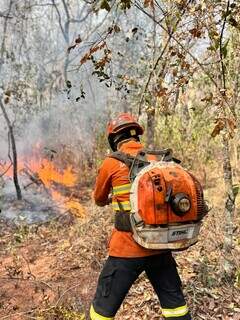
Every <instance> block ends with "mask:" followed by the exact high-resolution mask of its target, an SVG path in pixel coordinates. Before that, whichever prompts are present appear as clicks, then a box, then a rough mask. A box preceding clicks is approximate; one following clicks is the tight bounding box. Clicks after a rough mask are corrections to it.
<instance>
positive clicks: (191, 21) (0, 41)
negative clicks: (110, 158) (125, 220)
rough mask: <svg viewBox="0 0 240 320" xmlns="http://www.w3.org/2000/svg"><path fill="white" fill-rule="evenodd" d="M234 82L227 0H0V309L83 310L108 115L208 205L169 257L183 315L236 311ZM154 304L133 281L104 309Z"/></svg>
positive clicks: (99, 228) (32, 313)
mask: <svg viewBox="0 0 240 320" xmlns="http://www.w3.org/2000/svg"><path fill="white" fill-rule="evenodd" d="M239 89H240V2H239V1H237V0H236V1H218V0H214V1H210V0H209V1H208V0H201V1H197V0H196V1H191V0H189V1H187V0H174V1H160V0H144V1H143V0H132V1H131V0H111V1H110V0H98V1H94V0H42V1H40V0H0V137H1V139H0V197H1V198H0V207H1V209H2V212H1V229H0V230H1V240H0V249H1V258H2V261H1V264H0V282H1V288H2V291H1V293H0V315H1V318H0V319H85V317H86V318H87V310H88V307H89V303H90V301H91V297H92V295H93V293H94V286H95V285H96V278H97V275H98V272H99V270H100V269H101V265H102V263H103V261H104V258H105V257H106V243H107V239H108V234H109V231H110V229H111V223H112V221H111V220H112V218H111V211H110V210H109V209H108V208H107V209H104V210H103V209H101V210H99V209H97V208H96V207H95V206H94V205H93V203H92V201H91V191H92V188H93V184H94V179H95V176H96V173H97V168H98V166H99V164H100V163H101V161H102V159H103V158H104V157H105V156H106V154H107V153H109V152H110V150H109V146H108V144H107V139H106V135H105V127H106V123H107V121H108V120H109V118H112V117H114V115H115V114H117V113H119V112H131V113H133V114H135V115H136V116H137V117H138V119H139V121H140V122H141V123H142V125H144V127H145V134H144V137H143V141H144V143H145V144H146V146H148V147H149V148H158V149H159V148H172V149H173V150H174V154H175V156H176V157H178V158H180V159H181V160H182V163H183V165H184V166H185V167H186V168H188V169H190V170H191V171H192V172H193V173H194V174H195V175H196V176H197V177H198V178H199V180H200V181H201V183H202V184H203V186H204V190H205V195H206V197H207V198H208V200H209V203H210V205H211V206H212V210H211V212H210V213H209V215H208V217H207V218H206V219H205V222H204V227H203V232H202V235H201V241H200V242H199V244H197V245H196V246H194V247H193V248H191V249H189V250H188V251H186V252H184V253H182V254H177V259H178V263H179V269H180V272H181V274H182V278H183V284H184V288H185V290H186V294H187V297H188V302H189V305H190V307H192V313H193V318H194V319H229V320H230V319H234V320H237V319H240V301H239V300H240V298H239V296H240V294H239V286H240V269H239V252H240V238H239V219H240V215H239V213H240V211H239V195H238V193H239V186H240V182H239V179H240V169H239V164H240V132H239V113H240V108H239V106H240V95H239ZM14 188H15V189H14ZM30 297H31V298H30ZM159 314H160V309H159V304H158V302H157V299H156V296H155V295H154V293H153V292H152V291H151V288H150V286H149V284H148V283H147V281H146V280H145V279H144V278H140V279H139V281H138V283H137V284H136V286H134V288H133V289H132V291H131V292H130V294H129V297H128V299H127V300H126V302H125V303H124V305H123V306H122V308H121V310H120V311H119V315H118V316H117V317H119V318H117V319H151V320H152V319H159Z"/></svg>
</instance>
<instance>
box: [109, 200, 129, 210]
mask: <svg viewBox="0 0 240 320" xmlns="http://www.w3.org/2000/svg"><path fill="white" fill-rule="evenodd" d="M112 207H113V210H115V211H122V210H126V211H130V210H131V205H130V201H119V202H117V201H113V202H112Z"/></svg>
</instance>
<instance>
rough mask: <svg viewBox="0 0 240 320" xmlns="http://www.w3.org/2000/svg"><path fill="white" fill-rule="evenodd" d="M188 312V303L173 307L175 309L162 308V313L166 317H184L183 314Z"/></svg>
mask: <svg viewBox="0 0 240 320" xmlns="http://www.w3.org/2000/svg"><path fill="white" fill-rule="evenodd" d="M187 313H188V307H187V305H186V304H185V305H184V306H182V307H178V308H173V309H164V308H162V314H163V316H164V317H165V318H171V317H182V316H185V315H186V314H187Z"/></svg>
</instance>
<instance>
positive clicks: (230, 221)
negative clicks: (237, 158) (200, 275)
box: [222, 134, 235, 277]
mask: <svg viewBox="0 0 240 320" xmlns="http://www.w3.org/2000/svg"><path fill="white" fill-rule="evenodd" d="M222 154H223V173H224V182H225V192H226V197H225V198H226V202H225V210H224V216H225V230H224V243H223V260H222V269H223V276H228V277H231V276H232V275H233V263H232V256H231V252H232V245H233V230H234V211H235V194H234V190H233V181H232V167H231V161H230V150H229V140H228V138H227V136H226V134H224V135H223V138H222Z"/></svg>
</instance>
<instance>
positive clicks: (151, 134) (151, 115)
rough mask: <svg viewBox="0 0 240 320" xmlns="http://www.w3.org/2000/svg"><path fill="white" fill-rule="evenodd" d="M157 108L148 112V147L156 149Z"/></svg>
mask: <svg viewBox="0 0 240 320" xmlns="http://www.w3.org/2000/svg"><path fill="white" fill-rule="evenodd" d="M154 138H155V109H152V110H150V111H149V112H147V147H148V148H149V149H154V147H155V143H154Z"/></svg>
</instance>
